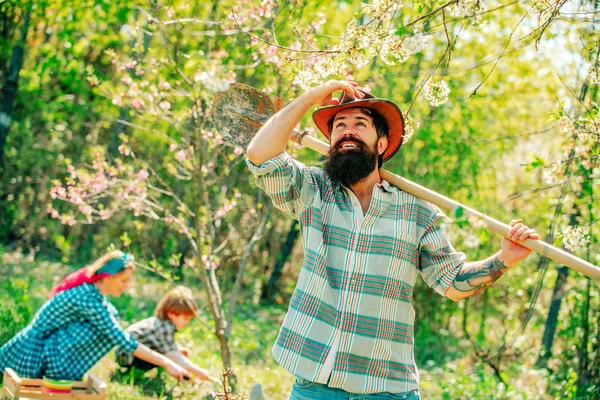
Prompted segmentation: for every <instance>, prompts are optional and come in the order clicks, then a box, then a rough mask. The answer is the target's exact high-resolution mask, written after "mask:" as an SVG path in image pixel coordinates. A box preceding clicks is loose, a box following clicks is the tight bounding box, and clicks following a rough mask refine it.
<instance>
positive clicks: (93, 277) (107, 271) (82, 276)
mask: <svg viewBox="0 0 600 400" xmlns="http://www.w3.org/2000/svg"><path fill="white" fill-rule="evenodd" d="M131 261H133V257H132V256H130V255H129V254H127V253H123V255H122V256H121V257H113V258H111V259H110V260H108V261H107V262H106V263H104V265H103V266H102V267H101V268H99V269H98V270H97V271H96V272H95V273H94V272H93V271H90V269H89V268H87V267H84V268H81V269H78V270H77V271H75V272H72V273H70V274H69V275H67V277H66V278H65V279H64V280H63V281H62V282H61V283H59V284H58V285H57V286H55V287H54V288H52V290H51V291H50V298H52V297H54V296H55V295H56V294H57V293H60V292H64V291H65V290H69V289H72V288H74V287H77V286H79V285H83V284H84V283H95V282H98V281H99V280H100V279H104V278H106V277H107V276H111V275H114V274H116V273H118V272H121V271H123V270H124V269H125V266H126V265H127V263H129V262H131Z"/></svg>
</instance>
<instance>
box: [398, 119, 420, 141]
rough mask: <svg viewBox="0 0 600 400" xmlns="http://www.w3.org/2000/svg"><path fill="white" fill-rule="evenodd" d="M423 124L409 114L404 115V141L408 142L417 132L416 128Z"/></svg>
mask: <svg viewBox="0 0 600 400" xmlns="http://www.w3.org/2000/svg"><path fill="white" fill-rule="evenodd" d="M419 126H421V124H420V123H419V122H417V121H415V120H413V119H412V118H411V117H409V116H408V115H407V116H406V117H404V135H403V137H402V143H406V142H408V141H409V140H410V138H411V137H412V136H413V135H414V134H415V129H419Z"/></svg>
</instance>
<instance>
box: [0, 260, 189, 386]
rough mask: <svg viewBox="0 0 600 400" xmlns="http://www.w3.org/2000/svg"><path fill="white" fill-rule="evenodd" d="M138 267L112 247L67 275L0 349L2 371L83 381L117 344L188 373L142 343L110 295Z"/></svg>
mask: <svg viewBox="0 0 600 400" xmlns="http://www.w3.org/2000/svg"><path fill="white" fill-rule="evenodd" d="M134 269H135V265H134V263H133V258H132V257H131V256H129V255H127V254H125V253H123V252H121V251H113V252H110V253H108V254H106V255H104V256H102V257H100V258H99V259H98V260H96V261H95V262H94V263H92V264H91V265H90V266H88V267H85V268H82V269H80V270H78V271H76V272H73V273H72V274H70V275H69V276H67V278H66V279H65V280H64V281H63V282H61V283H60V284H59V285H58V286H56V287H55V288H53V289H52V291H51V293H50V299H49V300H48V301H46V303H44V305H43V306H42V308H41V309H40V310H39V311H38V312H37V314H36V315H35V317H34V319H33V321H32V322H31V323H30V324H29V326H27V327H26V328H24V329H23V330H22V331H21V332H19V333H17V334H16V335H15V337H13V338H12V339H11V340H9V341H8V342H7V343H6V344H4V346H2V348H0V373H1V374H3V373H4V370H5V369H6V368H8V367H10V368H12V369H14V370H15V372H16V373H17V374H19V375H20V376H22V377H27V378H42V377H47V378H51V379H65V380H81V378H82V376H83V374H85V373H86V372H87V371H88V370H89V369H90V368H91V367H92V366H94V364H96V362H98V361H99V360H100V359H101V358H102V357H104V356H105V355H106V354H107V353H108V352H109V351H110V350H111V349H112V348H113V347H114V346H115V345H117V344H118V345H119V346H121V347H123V348H125V349H127V350H128V351H130V352H132V353H133V354H135V356H136V357H139V358H141V359H143V360H146V361H148V362H151V363H153V364H156V365H160V366H163V367H165V368H166V369H167V371H168V372H169V373H170V374H171V375H173V376H174V377H175V378H177V379H181V378H183V377H186V376H187V375H188V373H187V372H186V371H185V370H184V369H183V368H181V367H180V366H179V365H177V364H176V363H174V362H173V361H171V360H170V359H169V358H167V357H165V356H163V355H161V354H158V353H156V352H155V351H153V350H150V349H149V348H148V347H146V346H144V345H142V344H138V342H137V341H136V340H135V339H133V338H132V337H131V336H130V335H129V334H128V333H126V332H125V331H124V330H123V329H122V328H121V326H120V325H119V322H118V318H119V314H118V312H117V310H116V308H115V307H114V306H113V305H112V304H111V303H110V302H109V301H108V300H107V298H106V295H109V294H110V295H112V296H115V297H119V296H120V295H121V293H123V291H124V290H125V289H126V288H127V287H128V286H129V280H130V278H131V274H132V273H133V270H134Z"/></svg>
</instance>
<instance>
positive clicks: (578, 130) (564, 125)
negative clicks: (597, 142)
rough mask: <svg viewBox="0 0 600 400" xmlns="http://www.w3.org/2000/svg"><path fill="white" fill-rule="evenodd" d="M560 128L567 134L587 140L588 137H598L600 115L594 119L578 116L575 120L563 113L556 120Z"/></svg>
mask: <svg viewBox="0 0 600 400" xmlns="http://www.w3.org/2000/svg"><path fill="white" fill-rule="evenodd" d="M558 126H559V128H560V130H561V131H562V132H563V133H564V134H566V135H567V136H569V137H571V138H573V139H577V140H580V141H581V142H587V141H588V140H589V139H590V138H592V137H596V138H600V116H596V118H595V119H588V118H579V119H577V120H576V121H575V120H573V119H571V118H569V117H568V116H566V115H563V116H562V117H560V119H559V120H558Z"/></svg>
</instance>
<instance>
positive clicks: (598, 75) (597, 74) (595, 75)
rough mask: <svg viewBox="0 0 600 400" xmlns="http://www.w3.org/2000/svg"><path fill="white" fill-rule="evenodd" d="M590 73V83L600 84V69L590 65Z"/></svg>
mask: <svg viewBox="0 0 600 400" xmlns="http://www.w3.org/2000/svg"><path fill="white" fill-rule="evenodd" d="M588 74H589V78H590V83H591V84H592V85H600V71H598V67H597V66H594V65H590V67H589V69H588Z"/></svg>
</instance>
